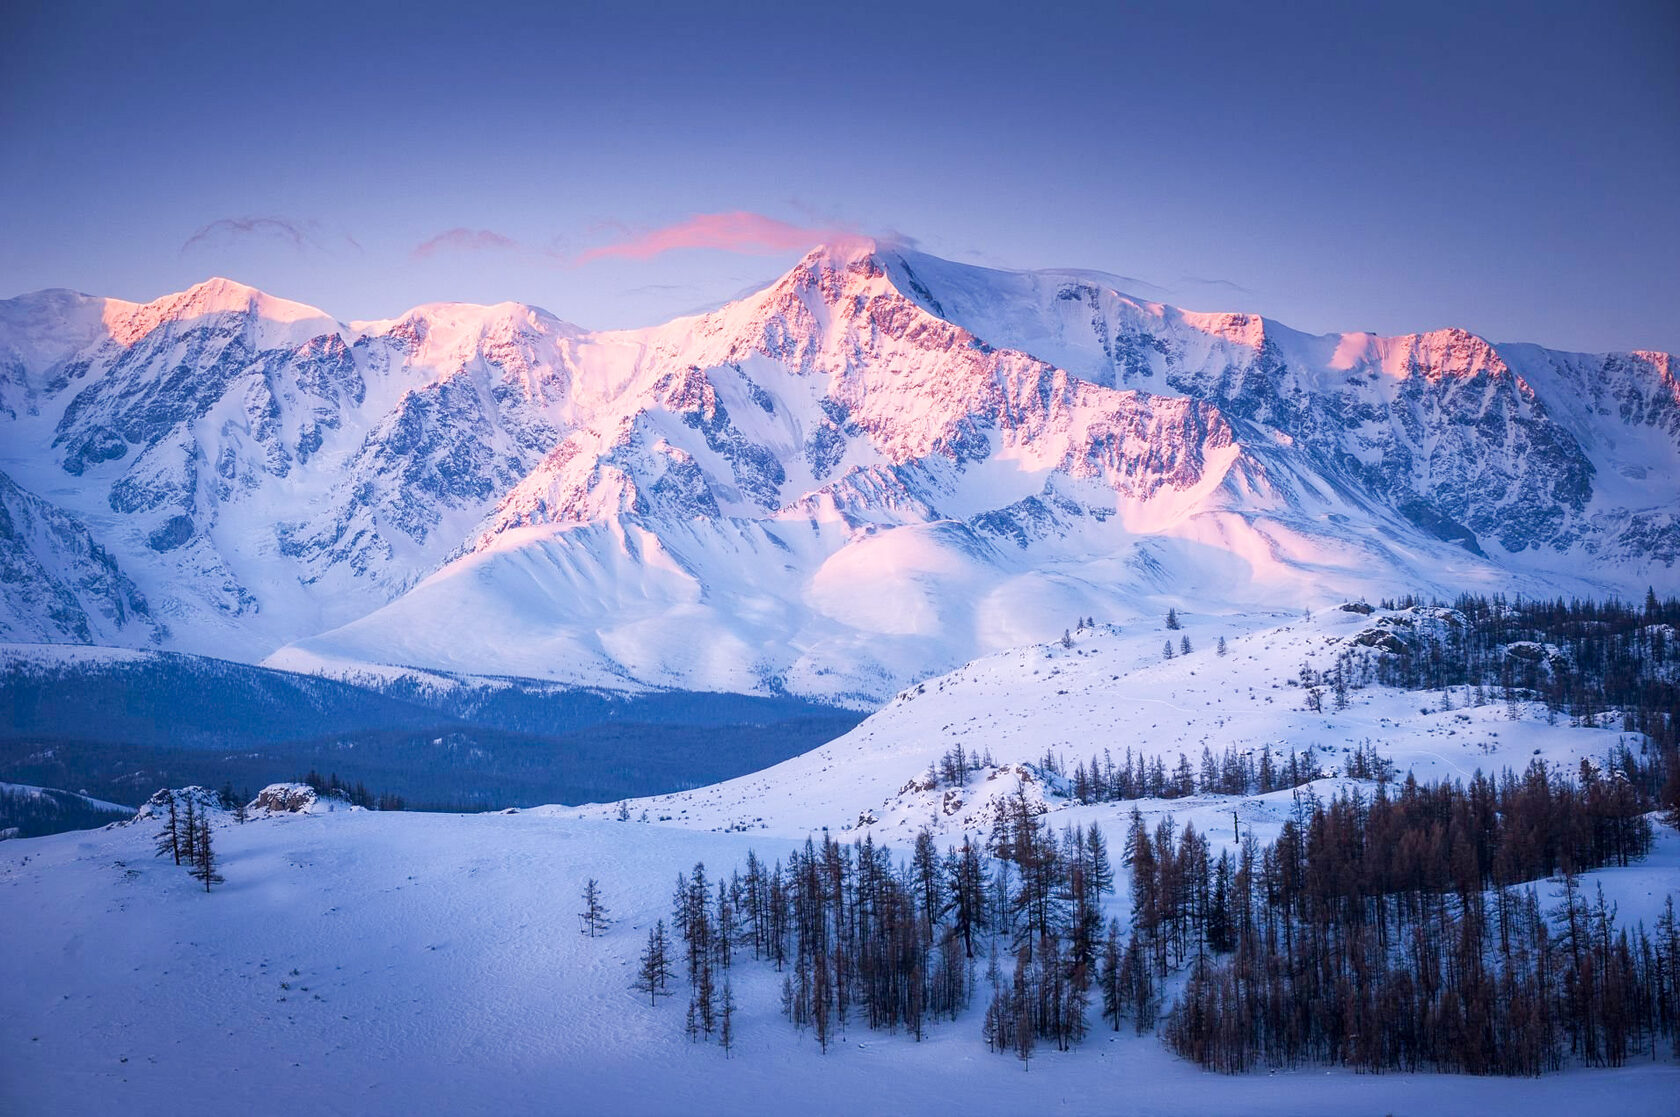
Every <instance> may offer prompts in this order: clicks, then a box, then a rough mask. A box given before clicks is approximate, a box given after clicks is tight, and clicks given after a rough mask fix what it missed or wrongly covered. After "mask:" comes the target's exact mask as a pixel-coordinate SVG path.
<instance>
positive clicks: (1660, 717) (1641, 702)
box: [1368, 592, 1680, 753]
mask: <svg viewBox="0 0 1680 1117" xmlns="http://www.w3.org/2000/svg"><path fill="white" fill-rule="evenodd" d="M1436 604H1437V606H1438V605H1439V603H1436ZM1422 605H1423V602H1422V601H1420V600H1418V599H1416V598H1402V599H1401V600H1399V601H1392V602H1391V601H1385V602H1383V608H1385V609H1405V608H1411V607H1419V606H1422ZM1451 608H1452V611H1453V613H1454V614H1456V616H1451V615H1448V616H1442V617H1439V618H1436V619H1438V620H1439V621H1440V623H1438V624H1432V625H1425V626H1419V627H1418V629H1417V631H1415V632H1402V635H1404V637H1405V640H1406V642H1407V643H1409V644H1410V645H1411V649H1410V652H1409V654H1405V655H1392V656H1382V657H1378V659H1377V661H1376V663H1375V664H1374V665H1372V666H1371V667H1369V668H1368V670H1369V671H1371V672H1372V673H1373V674H1374V678H1375V681H1377V682H1380V683H1383V684H1385V685H1389V686H1400V687H1405V688H1407V689H1414V690H1415V689H1423V688H1428V689H1432V690H1441V689H1443V688H1445V687H1450V686H1463V687H1469V688H1471V691H1472V693H1473V694H1474V693H1477V692H1479V693H1480V694H1481V695H1482V696H1483V698H1482V700H1483V701H1498V700H1502V699H1503V700H1514V699H1519V698H1530V699H1533V700H1536V701H1541V702H1544V703H1545V704H1546V707H1547V709H1549V710H1550V711H1552V712H1553V714H1554V715H1564V716H1567V717H1569V718H1571V719H1573V720H1574V721H1575V722H1576V723H1577V724H1582V725H1595V726H1599V727H1601V728H1603V727H1605V720H1604V718H1605V715H1606V714H1608V713H1610V712H1611V711H1614V712H1616V713H1617V714H1618V715H1619V718H1618V721H1619V728H1621V729H1622V730H1624V731H1626V732H1630V733H1632V732H1637V733H1643V734H1645V735H1646V736H1647V737H1649V738H1650V740H1651V743H1652V744H1653V745H1654V746H1655V748H1656V749H1657V751H1658V752H1659V753H1660V752H1665V751H1667V750H1670V749H1673V748H1675V747H1676V746H1680V638H1677V630H1680V599H1675V598H1668V599H1659V598H1658V597H1657V596H1656V594H1655V593H1654V592H1647V594H1646V597H1645V602H1644V604H1643V605H1642V606H1636V605H1629V604H1626V603H1624V602H1621V601H1616V600H1609V601H1591V600H1580V599H1576V600H1571V601H1564V600H1562V599H1561V598H1560V599H1558V600H1556V601H1525V600H1521V599H1518V600H1512V599H1509V598H1506V597H1503V596H1499V595H1495V596H1493V597H1482V596H1476V595H1469V594H1466V595H1462V596H1460V597H1459V598H1458V599H1457V600H1455V601H1454V602H1453V603H1452V606H1451ZM1403 627H1404V626H1402V629H1403ZM1478 704H1480V703H1479V702H1478Z"/></svg>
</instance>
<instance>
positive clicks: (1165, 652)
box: [1161, 640, 1173, 659]
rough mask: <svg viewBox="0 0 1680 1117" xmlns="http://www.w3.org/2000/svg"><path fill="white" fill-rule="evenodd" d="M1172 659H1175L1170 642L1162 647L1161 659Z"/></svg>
mask: <svg viewBox="0 0 1680 1117" xmlns="http://www.w3.org/2000/svg"><path fill="white" fill-rule="evenodd" d="M1172 657H1173V650H1172V641H1171V640H1168V641H1167V642H1166V643H1165V644H1162V645H1161V658H1162V659H1171V658H1172Z"/></svg>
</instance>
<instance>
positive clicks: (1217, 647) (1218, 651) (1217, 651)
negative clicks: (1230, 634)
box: [1213, 636, 1225, 655]
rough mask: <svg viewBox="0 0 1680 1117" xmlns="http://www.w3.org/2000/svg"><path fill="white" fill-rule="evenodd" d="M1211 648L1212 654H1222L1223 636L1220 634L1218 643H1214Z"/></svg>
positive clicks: (1223, 648)
mask: <svg viewBox="0 0 1680 1117" xmlns="http://www.w3.org/2000/svg"><path fill="white" fill-rule="evenodd" d="M1213 650H1214V654H1216V655H1224V654H1225V637H1223V636H1221V637H1220V638H1219V643H1217V644H1215V645H1214V647H1213Z"/></svg>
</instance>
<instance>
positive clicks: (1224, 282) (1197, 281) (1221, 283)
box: [1179, 275, 1254, 295]
mask: <svg viewBox="0 0 1680 1117" xmlns="http://www.w3.org/2000/svg"><path fill="white" fill-rule="evenodd" d="M1179 282H1180V283H1188V284H1190V285H1192V286H1195V287H1214V288H1218V289H1219V290H1222V291H1231V292H1234V293H1236V294H1239V295H1252V294H1254V292H1253V291H1251V290H1249V289H1248V288H1247V287H1244V286H1243V285H1242V284H1240V283H1233V282H1231V281H1230V280H1229V279H1205V278H1203V277H1202V276H1199V275H1186V276H1181V277H1179Z"/></svg>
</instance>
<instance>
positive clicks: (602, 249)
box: [573, 210, 852, 264]
mask: <svg viewBox="0 0 1680 1117" xmlns="http://www.w3.org/2000/svg"><path fill="white" fill-rule="evenodd" d="M848 235H852V234H851V232H850V230H847V229H841V228H836V227H832V226H829V227H824V226H817V225H795V224H792V223H791V222H787V221H782V220H779V219H777V218H774V217H768V216H766V215H764V214H762V213H750V212H748V211H746V210H735V211H732V212H730V213H697V214H695V215H694V216H693V217H690V218H688V219H686V220H683V221H678V222H677V223H676V224H674V225H666V226H663V227H662V228H658V229H648V230H645V231H643V232H629V231H627V232H626V233H625V234H624V235H623V236H622V237H621V238H620V239H619V240H616V241H613V242H611V243H609V244H601V245H596V246H595V247H593V248H588V249H585V250H584V251H583V252H581V253H579V254H578V255H577V256H576V257H575V258H574V259H573V263H575V264H587V263H591V262H592V261H595V260H607V259H621V260H651V259H653V258H654V257H655V256H662V255H664V254H665V253H667V252H675V251H678V250H680V249H692V248H704V249H712V250H714V251H719V252H738V253H743V254H746V255H755V256H767V255H773V254H775V253H778V252H797V251H800V250H803V249H806V248H810V247H811V246H812V245H816V244H820V243H822V242H823V241H827V240H833V239H835V238H838V237H843V236H848Z"/></svg>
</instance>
